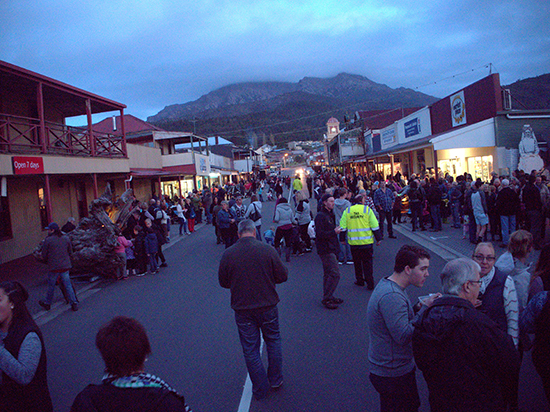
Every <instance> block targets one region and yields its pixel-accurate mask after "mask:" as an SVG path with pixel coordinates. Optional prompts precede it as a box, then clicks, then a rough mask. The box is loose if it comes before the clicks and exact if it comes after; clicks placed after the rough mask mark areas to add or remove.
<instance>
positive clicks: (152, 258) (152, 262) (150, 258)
mask: <svg viewBox="0 0 550 412" xmlns="http://www.w3.org/2000/svg"><path fill="white" fill-rule="evenodd" d="M147 263H149V271H151V272H155V271H156V270H157V269H158V268H159V267H158V265H157V256H156V253H151V254H149V255H147Z"/></svg>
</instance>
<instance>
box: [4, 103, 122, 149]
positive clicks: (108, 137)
mask: <svg viewBox="0 0 550 412" xmlns="http://www.w3.org/2000/svg"><path fill="white" fill-rule="evenodd" d="M44 130H45V133H44V136H42V135H41V127H40V121H39V120H38V119H33V118H29V117H21V116H12V115H6V114H1V113H0V153H25V154H60V155H71V156H96V157H126V155H127V153H126V150H125V146H124V144H123V139H122V137H120V136H115V135H112V134H107V133H98V132H92V136H91V137H90V133H89V131H88V129H87V128H83V127H73V126H66V125H63V124H59V123H53V122H45V127H44Z"/></svg>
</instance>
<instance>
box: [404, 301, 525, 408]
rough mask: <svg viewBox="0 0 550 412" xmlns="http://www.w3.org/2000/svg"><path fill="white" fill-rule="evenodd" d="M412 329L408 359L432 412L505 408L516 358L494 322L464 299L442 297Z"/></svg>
mask: <svg viewBox="0 0 550 412" xmlns="http://www.w3.org/2000/svg"><path fill="white" fill-rule="evenodd" d="M414 327H415V331H414V334H413V352H414V358H415V360H416V364H417V366H418V368H419V369H420V370H421V371H422V373H423V374H424V378H425V379H426V382H427V384H428V389H429V391H430V395H429V400H430V407H431V410H432V412H439V411H453V412H460V411H464V412H470V411H476V412H482V411H487V412H496V411H505V410H506V404H505V397H506V394H509V393H512V390H513V380H514V379H513V377H514V376H515V375H516V374H518V373H519V356H518V352H517V351H516V349H515V346H514V344H513V342H512V339H511V338H510V337H509V336H508V335H507V334H506V333H505V332H503V331H501V330H500V329H499V328H498V326H497V325H496V323H494V322H493V321H492V320H491V319H489V317H487V316H486V315H485V314H483V313H481V312H480V311H478V310H476V309H475V308H474V306H473V305H472V304H471V303H470V302H468V301H467V300H466V299H462V298H459V297H457V296H449V295H445V296H443V297H441V298H439V299H437V300H436V301H435V302H434V304H433V305H432V306H431V307H430V308H428V309H427V310H425V311H424V313H423V314H422V315H421V316H420V317H419V319H418V320H417V321H416V322H415V323H414ZM516 390H517V389H516Z"/></svg>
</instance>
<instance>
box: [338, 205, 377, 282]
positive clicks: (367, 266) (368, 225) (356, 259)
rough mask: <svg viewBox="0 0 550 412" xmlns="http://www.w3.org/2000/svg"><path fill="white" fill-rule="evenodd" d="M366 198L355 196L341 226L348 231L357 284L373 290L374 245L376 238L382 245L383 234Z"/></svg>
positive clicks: (341, 220) (342, 219)
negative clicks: (353, 203)
mask: <svg viewBox="0 0 550 412" xmlns="http://www.w3.org/2000/svg"><path fill="white" fill-rule="evenodd" d="M365 198H366V196H365V195H357V196H356V197H355V199H354V202H355V205H353V206H350V207H348V208H347V209H346V210H344V213H343V214H342V218H341V219H340V227H341V228H342V231H346V232H347V242H348V243H349V245H350V248H351V255H352V256H353V264H354V268H355V284H356V285H357V286H364V285H365V284H366V285H367V289H368V290H373V289H374V278H373V253H374V247H373V245H374V240H375V238H376V245H377V246H378V245H380V240H381V237H382V236H381V234H380V228H379V227H378V220H377V219H376V216H375V215H374V211H373V210H372V209H371V208H370V207H368V206H367V204H366V202H365Z"/></svg>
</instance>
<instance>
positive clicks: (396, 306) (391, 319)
mask: <svg viewBox="0 0 550 412" xmlns="http://www.w3.org/2000/svg"><path fill="white" fill-rule="evenodd" d="M408 306H409V303H408V302H407V301H406V299H405V297H404V296H402V295H401V294H398V293H388V294H387V295H385V296H383V297H382V298H381V299H380V303H379V307H380V313H381V314H382V317H383V318H384V322H385V323H386V327H387V328H388V331H389V332H390V335H391V337H392V339H393V340H394V341H395V342H396V343H397V344H399V345H401V346H404V345H407V344H409V343H410V342H411V340H412V335H413V332H414V326H413V324H412V320H409V311H408ZM419 313H420V312H419Z"/></svg>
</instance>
